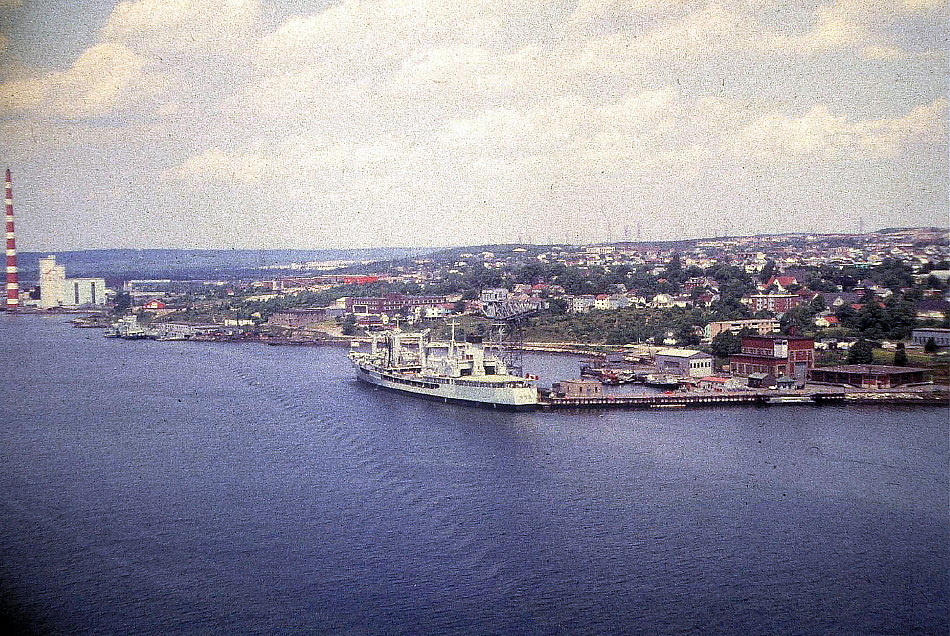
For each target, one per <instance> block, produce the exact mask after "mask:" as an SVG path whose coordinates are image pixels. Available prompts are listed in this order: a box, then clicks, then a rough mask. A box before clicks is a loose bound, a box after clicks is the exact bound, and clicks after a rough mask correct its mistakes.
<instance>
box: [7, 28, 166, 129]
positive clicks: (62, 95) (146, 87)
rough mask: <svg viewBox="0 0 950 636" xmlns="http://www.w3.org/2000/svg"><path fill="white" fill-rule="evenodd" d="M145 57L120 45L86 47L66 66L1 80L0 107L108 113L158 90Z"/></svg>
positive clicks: (82, 114)
mask: <svg viewBox="0 0 950 636" xmlns="http://www.w3.org/2000/svg"><path fill="white" fill-rule="evenodd" d="M144 65H145V60H144V59H143V58H142V57H140V56H138V55H136V54H135V53H133V52H132V51H131V50H129V49H128V48H126V47H125V46H123V45H121V44H97V45H95V46H93V47H91V48H89V49H86V50H85V51H84V52H83V53H82V55H80V56H79V57H78V58H77V59H76V61H75V62H74V63H73V65H72V66H71V67H70V68H69V69H67V70H66V71H60V72H53V73H48V74H46V75H45V76H42V77H39V78H33V79H23V80H14V81H11V82H6V83H4V84H2V85H0V109H2V110H3V111H7V112H16V111H25V110H39V111H43V112H47V113H49V114H51V115H55V116H61V117H66V118H78V117H90V116H99V115H103V114H107V113H109V112H112V111H114V110H116V109H119V108H122V107H124V106H128V105H130V104H132V103H134V102H135V101H137V100H141V99H144V98H146V97H148V96H149V95H150V94H152V93H154V92H156V91H158V90H160V85H159V83H158V82H157V79H158V78H151V79H147V78H145V76H144V74H143V67H144Z"/></svg>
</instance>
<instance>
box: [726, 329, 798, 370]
mask: <svg viewBox="0 0 950 636" xmlns="http://www.w3.org/2000/svg"><path fill="white" fill-rule="evenodd" d="M814 366H815V341H814V340H813V339H812V338H799V337H794V336H782V335H777V334H769V335H763V336H743V337H742V349H741V351H740V353H737V354H733V355H732V356H731V357H730V368H731V369H732V370H733V372H735V373H738V374H739V375H751V374H753V373H769V374H771V375H773V376H774V377H780V376H783V375H787V376H790V377H793V378H795V379H798V380H804V379H805V378H806V376H807V374H808V370H809V369H811V368H812V367H814Z"/></svg>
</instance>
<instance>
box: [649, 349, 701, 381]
mask: <svg viewBox="0 0 950 636" xmlns="http://www.w3.org/2000/svg"><path fill="white" fill-rule="evenodd" d="M655 360H656V368H657V369H658V370H659V371H661V372H662V373H672V374H674V375H680V376H686V377H690V378H703V377H706V376H708V375H711V374H712V370H713V368H712V367H713V357H712V356H711V355H709V354H708V353H703V352H702V351H696V350H694V349H662V350H660V351H657V352H656V357H655Z"/></svg>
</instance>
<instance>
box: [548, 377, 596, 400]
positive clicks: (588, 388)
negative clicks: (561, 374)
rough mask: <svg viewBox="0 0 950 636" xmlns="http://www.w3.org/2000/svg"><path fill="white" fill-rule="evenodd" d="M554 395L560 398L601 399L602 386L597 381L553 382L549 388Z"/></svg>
mask: <svg viewBox="0 0 950 636" xmlns="http://www.w3.org/2000/svg"><path fill="white" fill-rule="evenodd" d="M551 388H552V390H553V391H554V393H555V394H557V395H558V396H560V397H568V398H582V397H603V396H604V385H603V384H601V383H600V382H598V381H597V380H585V379H583V378H581V379H578V380H561V381H560V382H555V383H554V385H553V386H552V387H551Z"/></svg>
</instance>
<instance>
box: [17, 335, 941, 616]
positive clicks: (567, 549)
mask: <svg viewBox="0 0 950 636" xmlns="http://www.w3.org/2000/svg"><path fill="white" fill-rule="evenodd" d="M344 353H345V350H341V349H337V348H304V347H301V348H296V347H267V346H260V345H215V344H199V343H186V342H169V343H158V342H150V341H135V342H129V341H115V340H109V339H104V338H102V336H101V332H100V331H97V330H88V329H72V328H71V327H69V326H68V325H67V324H66V323H65V322H64V321H63V320H62V319H59V318H40V317H31V316H18V317H10V316H5V317H2V318H0V359H2V360H4V362H3V363H2V364H3V367H2V381H0V401H2V405H3V406H2V426H0V519H2V524H0V592H2V601H3V604H2V608H0V609H2V610H3V612H4V614H5V615H6V618H7V620H8V621H13V622H14V624H15V625H16V626H17V627H19V628H20V629H21V630H22V631H25V632H34V633H42V634H796V635H797V634H815V635H819V634H820V635H829V634H854V635H871V634H895V635H898V634H899V635H904V634H946V633H948V631H950V619H948V614H950V601H948V599H950V585H948V579H950V548H948V545H950V542H948V536H950V514H948V493H950V487H948V472H950V469H948V457H950V453H948V418H947V410H946V409H942V408H898V407H863V408H853V407H852V408H843V407H842V408H837V407H820V408H819V407H806V406H785V407H770V408H758V409H756V408H748V409H743V408H730V409H725V410H680V411H674V412H670V411H663V412H651V411H607V412H596V411H593V412H584V413H580V414H577V413H533V414H510V413H497V412H492V411H485V410H479V409H473V408H468V407H459V406H452V405H441V404H436V403H432V402H427V401H423V400H417V399H412V398H407V397H404V396H399V395H394V394H391V393H388V392H385V391H381V390H377V389H374V388H372V387H368V386H366V385H362V384H359V383H357V382H355V381H354V380H352V379H351V373H350V371H349V369H348V368H347V365H346V364H345V360H344ZM528 361H529V368H530V367H532V366H533V367H534V368H533V369H532V370H536V371H537V370H540V371H542V372H543V373H544V374H547V375H548V376H549V378H548V379H551V378H553V379H556V376H557V375H558V374H561V375H565V374H568V375H569V374H570V371H574V370H576V361H574V360H571V359H566V358H544V357H539V356H529V360H528Z"/></svg>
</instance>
